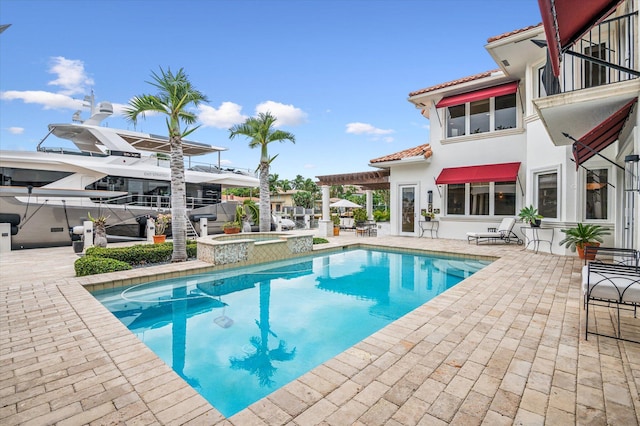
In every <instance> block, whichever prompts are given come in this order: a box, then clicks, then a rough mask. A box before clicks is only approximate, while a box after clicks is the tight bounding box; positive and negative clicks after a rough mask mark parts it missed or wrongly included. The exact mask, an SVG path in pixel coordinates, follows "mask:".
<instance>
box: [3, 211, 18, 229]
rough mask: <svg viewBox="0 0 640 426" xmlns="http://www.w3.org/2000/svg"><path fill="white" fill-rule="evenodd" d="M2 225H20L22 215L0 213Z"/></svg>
mask: <svg viewBox="0 0 640 426" xmlns="http://www.w3.org/2000/svg"><path fill="white" fill-rule="evenodd" d="M0 223H10V224H11V226H18V225H20V215H19V214H15V213H0Z"/></svg>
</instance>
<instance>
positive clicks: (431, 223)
mask: <svg viewBox="0 0 640 426" xmlns="http://www.w3.org/2000/svg"><path fill="white" fill-rule="evenodd" d="M418 225H419V226H420V237H422V236H423V235H424V233H425V232H426V231H429V235H431V238H433V234H434V233H435V235H436V238H438V228H439V227H440V222H439V221H437V220H421V221H419V222H418Z"/></svg>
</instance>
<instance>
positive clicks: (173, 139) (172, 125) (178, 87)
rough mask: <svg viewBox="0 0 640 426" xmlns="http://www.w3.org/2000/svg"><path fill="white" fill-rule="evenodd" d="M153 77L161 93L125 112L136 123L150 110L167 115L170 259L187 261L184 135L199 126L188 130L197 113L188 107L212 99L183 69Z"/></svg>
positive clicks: (134, 101)
mask: <svg viewBox="0 0 640 426" xmlns="http://www.w3.org/2000/svg"><path fill="white" fill-rule="evenodd" d="M151 76H152V78H153V81H148V82H147V83H149V84H150V85H152V86H153V87H155V88H156V89H158V93H157V94H155V95H141V96H136V97H134V98H133V99H131V101H130V102H129V107H128V108H125V110H124V114H125V117H126V118H127V119H128V120H129V121H131V122H133V123H134V124H136V123H137V121H138V116H142V118H144V117H145V113H147V112H157V113H160V114H164V115H166V121H167V128H168V130H169V143H170V146H171V232H172V237H173V255H172V257H171V261H172V262H184V261H185V260H187V222H186V221H187V199H186V192H187V191H186V186H185V178H184V155H183V151H182V138H184V137H186V136H187V135H189V134H191V133H192V132H193V131H194V130H196V129H197V128H198V127H200V126H196V127H194V128H192V129H189V127H188V126H189V125H190V124H194V123H195V122H196V120H197V116H196V115H195V114H193V113H192V112H190V111H188V110H187V108H189V107H190V106H192V105H193V106H198V105H199V104H201V103H203V102H208V101H209V100H208V99H207V97H206V96H205V95H204V94H203V93H202V92H200V91H198V90H196V88H195V87H193V85H192V84H191V82H190V81H189V77H188V76H187V74H186V73H185V72H184V69H183V68H180V70H179V71H178V72H177V73H175V74H174V73H172V72H171V69H167V71H164V70H163V69H162V68H160V74H156V73H155V72H152V73H151ZM181 122H184V123H185V125H186V127H185V129H184V131H182V130H181V129H180V123H181Z"/></svg>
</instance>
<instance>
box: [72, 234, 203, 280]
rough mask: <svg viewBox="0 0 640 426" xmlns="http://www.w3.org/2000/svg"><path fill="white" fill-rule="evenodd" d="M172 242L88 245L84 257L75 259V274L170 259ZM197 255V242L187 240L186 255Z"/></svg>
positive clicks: (112, 269) (124, 267) (120, 268)
mask: <svg viewBox="0 0 640 426" xmlns="http://www.w3.org/2000/svg"><path fill="white" fill-rule="evenodd" d="M172 254H173V243H162V244H137V245H134V246H128V247H104V248H103V247H95V246H94V247H90V248H88V249H87V251H86V254H85V256H84V257H81V258H80V259H78V260H76V262H75V269H76V276H78V277H81V276H84V275H94V274H103V273H105V272H113V271H126V270H128V269H131V268H132V267H133V266H140V265H153V264H155V263H166V262H169V261H171V255H172ZM197 255H198V244H197V243H196V242H195V241H193V240H188V241H187V257H189V258H191V259H193V258H195V257H197Z"/></svg>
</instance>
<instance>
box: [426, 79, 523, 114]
mask: <svg viewBox="0 0 640 426" xmlns="http://www.w3.org/2000/svg"><path fill="white" fill-rule="evenodd" d="M517 90H518V82H517V81H512V82H511V83H506V84H501V85H499V86H493V87H486V88H484V89H480V90H474V91H473V92H467V93H461V94H459V95H453V96H447V97H446V98H442V100H440V102H438V103H437V104H436V108H445V107H450V106H455V105H462V104H464V103H467V102H473V101H479V100H482V99H489V98H494V97H496V96H504V95H511V94H513V93H516V91H517Z"/></svg>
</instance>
